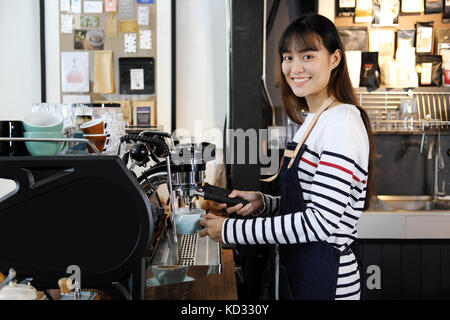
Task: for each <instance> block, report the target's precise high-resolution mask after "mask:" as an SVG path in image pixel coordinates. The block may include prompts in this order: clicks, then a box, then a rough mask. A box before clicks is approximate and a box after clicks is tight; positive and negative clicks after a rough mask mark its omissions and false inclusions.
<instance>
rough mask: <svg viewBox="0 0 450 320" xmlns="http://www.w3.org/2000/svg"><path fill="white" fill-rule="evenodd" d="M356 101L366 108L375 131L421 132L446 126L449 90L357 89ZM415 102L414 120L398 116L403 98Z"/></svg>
mask: <svg viewBox="0 0 450 320" xmlns="http://www.w3.org/2000/svg"><path fill="white" fill-rule="evenodd" d="M356 95H357V98H358V100H359V101H358V102H359V104H360V105H361V106H362V107H363V108H364V109H366V111H367V113H368V114H369V117H370V119H371V122H372V129H373V131H374V132H376V133H377V132H422V131H423V130H424V129H425V128H435V129H449V125H450V90H449V89H447V88H430V89H426V90H423V88H418V89H414V90H408V91H405V90H402V89H392V90H388V89H378V90H376V91H372V92H369V91H367V90H365V89H361V88H358V89H356ZM412 97H414V98H415V100H416V102H417V114H416V116H415V119H409V120H405V119H401V118H400V116H401V115H400V112H399V109H400V104H401V100H402V99H404V98H412Z"/></svg>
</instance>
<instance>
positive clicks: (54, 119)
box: [23, 111, 64, 156]
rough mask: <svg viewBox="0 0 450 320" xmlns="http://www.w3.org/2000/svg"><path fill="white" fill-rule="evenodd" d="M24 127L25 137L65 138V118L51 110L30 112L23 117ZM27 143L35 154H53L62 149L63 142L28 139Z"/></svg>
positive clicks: (32, 153) (28, 147)
mask: <svg viewBox="0 0 450 320" xmlns="http://www.w3.org/2000/svg"><path fill="white" fill-rule="evenodd" d="M23 128H24V134H23V135H24V137H25V138H59V139H61V138H64V135H63V134H62V129H63V118H62V117H61V115H59V114H57V113H53V112H50V111H38V112H31V113H28V114H27V115H25V117H24V119H23ZM25 145H26V147H27V149H28V151H29V152H30V154H31V155H33V156H53V155H56V154H57V153H58V152H59V151H60V150H61V147H62V145H63V143H62V142H32V141H27V142H25Z"/></svg>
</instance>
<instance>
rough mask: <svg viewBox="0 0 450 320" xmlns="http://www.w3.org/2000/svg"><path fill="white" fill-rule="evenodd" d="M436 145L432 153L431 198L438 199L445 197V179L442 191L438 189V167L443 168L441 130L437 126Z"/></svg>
mask: <svg viewBox="0 0 450 320" xmlns="http://www.w3.org/2000/svg"><path fill="white" fill-rule="evenodd" d="M437 130H438V134H437V147H435V153H434V188H433V200H439V198H440V197H445V180H444V181H443V184H442V191H439V169H442V170H443V169H444V167H445V164H444V159H443V158H442V153H441V130H440V127H439V126H437Z"/></svg>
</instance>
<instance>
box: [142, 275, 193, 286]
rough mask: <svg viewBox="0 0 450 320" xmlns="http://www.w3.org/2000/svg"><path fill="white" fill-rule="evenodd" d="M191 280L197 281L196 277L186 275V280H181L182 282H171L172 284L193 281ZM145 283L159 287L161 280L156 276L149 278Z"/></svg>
mask: <svg viewBox="0 0 450 320" xmlns="http://www.w3.org/2000/svg"><path fill="white" fill-rule="evenodd" d="M191 281H195V279H194V278H191V277H186V278H184V280H183V281H181V282H176V283H170V284H177V283H183V282H191ZM145 283H146V285H147V287H157V286H160V284H159V282H158V281H157V280H156V279H155V278H150V279H147V281H146V282H145Z"/></svg>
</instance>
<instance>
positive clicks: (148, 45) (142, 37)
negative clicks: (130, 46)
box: [139, 30, 152, 50]
mask: <svg viewBox="0 0 450 320" xmlns="http://www.w3.org/2000/svg"><path fill="white" fill-rule="evenodd" d="M139 49H144V50H151V49H152V30H139Z"/></svg>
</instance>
